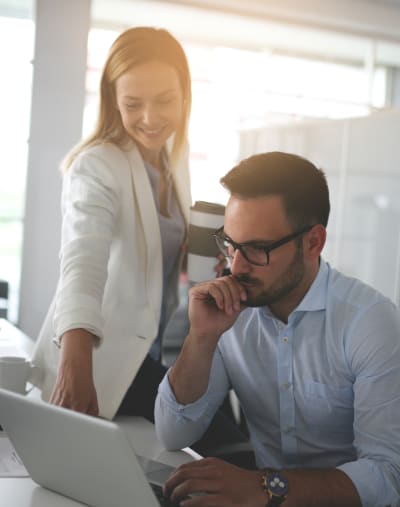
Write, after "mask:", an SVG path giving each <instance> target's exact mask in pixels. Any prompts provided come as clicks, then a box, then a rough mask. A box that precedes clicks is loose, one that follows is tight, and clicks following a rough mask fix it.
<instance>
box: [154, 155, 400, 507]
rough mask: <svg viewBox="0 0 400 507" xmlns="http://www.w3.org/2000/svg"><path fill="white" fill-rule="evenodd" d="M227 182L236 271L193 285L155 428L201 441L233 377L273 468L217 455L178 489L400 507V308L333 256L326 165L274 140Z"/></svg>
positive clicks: (321, 506) (176, 443)
mask: <svg viewBox="0 0 400 507" xmlns="http://www.w3.org/2000/svg"><path fill="white" fill-rule="evenodd" d="M221 182H222V184H223V185H224V186H225V187H226V188H227V189H228V191H229V192H230V198H229V202H228V204H227V206H226V212H225V221H224V228H223V229H222V230H220V231H218V232H217V233H216V234H215V238H216V241H217V244H218V245H219V247H220V249H221V250H222V251H223V252H224V254H225V255H226V257H227V258H229V259H230V263H231V266H230V267H231V272H232V274H231V275H230V276H225V277H222V278H218V279H216V280H211V281H208V282H205V283H201V284H199V285H197V286H195V287H194V288H193V289H192V290H191V291H190V296H189V319H190V330H189V334H188V336H187V338H186V340H185V343H184V346H183V348H182V351H181V353H180V355H179V357H178V359H177V361H176V363H175V364H174V366H173V367H172V369H171V370H170V371H169V372H168V373H167V375H166V377H165V378H164V380H163V381H162V383H161V385H160V388H159V395H158V398H157V402H156V414H155V416H156V429H157V433H158V436H159V438H160V439H161V441H162V442H163V443H164V445H165V446H166V447H167V448H169V449H177V448H182V447H184V446H187V445H190V444H191V442H193V441H195V440H197V439H198V438H199V436H200V435H201V434H202V433H203V432H204V431H205V429H206V428H207V425H208V423H209V421H210V419H211V418H212V416H213V414H214V413H215V411H216V409H217V407H218V406H219V404H220V403H221V400H223V399H224V397H225V395H226V393H227V391H228V390H229V389H230V388H233V389H234V390H235V392H236V394H237V396H238V398H239V400H240V404H241V407H242V408H243V411H244V414H245V416H246V420H247V423H248V427H249V431H250V437H251V441H252V444H253V446H254V451H255V456H256V461H257V466H258V467H259V469H260V470H245V469H241V468H238V467H236V466H234V465H231V464H228V463H225V462H223V461H221V460H218V459H215V458H207V459H204V460H200V461H198V462H194V463H191V464H189V465H184V466H182V467H180V468H179V469H178V470H177V472H175V473H174V474H173V475H172V476H171V478H170V479H169V480H168V481H167V482H166V484H165V486H164V489H165V494H166V495H167V496H170V497H171V498H172V499H173V500H177V499H181V498H184V500H183V502H181V505H184V506H185V507H186V506H222V505H224V506H226V505H240V506H249V507H250V506H251V507H264V506H266V505H270V506H276V505H280V504H283V506H285V507H286V506H287V507H291V506H296V507H312V506H318V507H325V506H329V507H335V506H338V507H339V506H340V507H345V506H346V507H353V506H354V507H356V506H360V505H362V506H368V507H369V506H371V507H380V506H382V507H384V506H389V505H390V506H391V507H395V506H397V507H398V506H399V505H400V317H399V312H398V310H397V309H396V308H395V306H394V305H393V304H392V303H391V302H390V301H389V300H388V299H387V298H385V297H384V296H383V295H381V294H380V293H378V292H377V291H375V290H374V289H372V288H371V287H369V286H367V285H365V284H363V283H362V282H360V281H358V280H355V279H352V278H348V277H346V276H344V275H343V274H341V273H339V272H338V271H336V270H334V269H333V268H331V267H330V266H329V264H327V263H326V262H324V260H323V259H321V257H320V254H321V251H322V249H323V246H324V244H325V239H326V229H325V228H326V225H327V222H328V216H329V211H330V205H329V192H328V187H327V183H326V179H325V176H324V174H323V172H322V171H320V170H318V169H317V168H316V167H315V166H314V165H313V164H311V163H310V162H308V161H307V160H305V159H302V158H300V157H297V156H295V155H290V154H285V153H280V152H274V153H265V154H261V155H256V156H253V157H250V158H249V159H246V160H244V161H243V162H241V163H240V164H239V165H238V166H236V167H235V168H234V169H232V170H231V171H230V172H229V173H228V174H227V175H226V176H225V177H224V178H223V179H222V180H221ZM193 492H203V493H207V494H206V495H201V496H200V495H199V496H193V497H188V495H189V494H190V493H193Z"/></svg>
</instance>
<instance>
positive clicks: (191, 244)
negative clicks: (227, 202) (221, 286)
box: [187, 201, 225, 282]
mask: <svg viewBox="0 0 400 507" xmlns="http://www.w3.org/2000/svg"><path fill="white" fill-rule="evenodd" d="M224 214H225V206H223V205H222V204H217V203H213V202H207V201H196V202H195V204H194V206H192V207H191V208H190V222H189V234H188V266H187V276H188V280H189V282H201V281H204V280H210V279H211V278H215V275H216V273H215V271H214V267H215V265H216V264H217V262H218V261H217V259H216V257H217V255H218V253H219V250H218V247H217V245H216V244H215V240H214V238H213V236H212V235H213V232H215V231H216V230H217V229H219V228H220V227H222V226H223V225H224Z"/></svg>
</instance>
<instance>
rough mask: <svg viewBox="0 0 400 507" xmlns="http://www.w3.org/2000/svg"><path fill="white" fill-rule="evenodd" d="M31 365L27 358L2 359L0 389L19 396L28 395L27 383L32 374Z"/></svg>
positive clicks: (0, 358) (0, 361) (12, 357)
mask: <svg viewBox="0 0 400 507" xmlns="http://www.w3.org/2000/svg"><path fill="white" fill-rule="evenodd" d="M31 368H32V367H31V363H30V361H29V360H28V359H27V358H25V357H19V356H2V357H0V387H1V388H2V389H8V390H10V391H14V392H16V393H19V394H28V393H29V391H30V390H31V389H27V382H28V380H29V378H30V374H31Z"/></svg>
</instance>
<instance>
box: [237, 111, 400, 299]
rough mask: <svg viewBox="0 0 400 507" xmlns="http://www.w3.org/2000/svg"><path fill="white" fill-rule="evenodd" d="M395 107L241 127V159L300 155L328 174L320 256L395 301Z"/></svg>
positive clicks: (398, 151)
mask: <svg viewBox="0 0 400 507" xmlns="http://www.w3.org/2000/svg"><path fill="white" fill-rule="evenodd" d="M399 132H400V111H387V112H381V113H375V114H374V115H371V116H368V117H364V118H355V119H350V120H337V121H322V122H311V123H299V124H297V125H290V126H287V127H280V128H268V129H259V130H252V131H247V132H243V133H242V135H241V153H240V158H244V157H247V156H250V155H252V154H254V153H260V152H264V151H272V150H279V151H287V152H291V153H296V154H298V155H302V156H304V157H305V158H308V159H309V160H311V161H312V162H313V163H314V164H316V165H317V166H318V167H321V168H322V169H323V170H324V171H325V173H326V175H327V179H328V184H329V187H330V195H331V206H332V211H331V217H330V220H329V224H328V241H327V244H326V247H325V249H324V252H323V256H324V258H325V259H326V260H328V261H330V262H331V263H332V265H333V266H334V267H336V268H338V269H340V270H341V271H343V272H344V273H346V274H349V275H351V276H355V277H357V278H360V279H361V280H364V281H365V282H367V283H369V284H370V285H372V286H373V287H375V288H376V289H378V290H380V291H381V292H383V293H384V294H385V295H386V296H388V297H389V298H391V299H392V300H393V301H394V302H395V303H396V304H398V305H400V292H399V290H400V200H399V195H400V144H399Z"/></svg>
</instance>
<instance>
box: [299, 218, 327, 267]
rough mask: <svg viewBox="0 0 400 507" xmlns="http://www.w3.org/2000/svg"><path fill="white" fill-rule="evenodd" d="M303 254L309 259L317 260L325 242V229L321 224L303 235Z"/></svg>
mask: <svg viewBox="0 0 400 507" xmlns="http://www.w3.org/2000/svg"><path fill="white" fill-rule="evenodd" d="M304 239H305V245H304V253H305V254H306V255H307V257H308V258H309V259H318V258H319V256H320V255H321V252H322V249H323V248H324V245H325V241H326V229H325V227H324V226H323V225H322V224H316V225H314V227H313V228H312V229H311V230H310V231H309V232H308V233H307V234H306V235H305V237H304Z"/></svg>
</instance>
